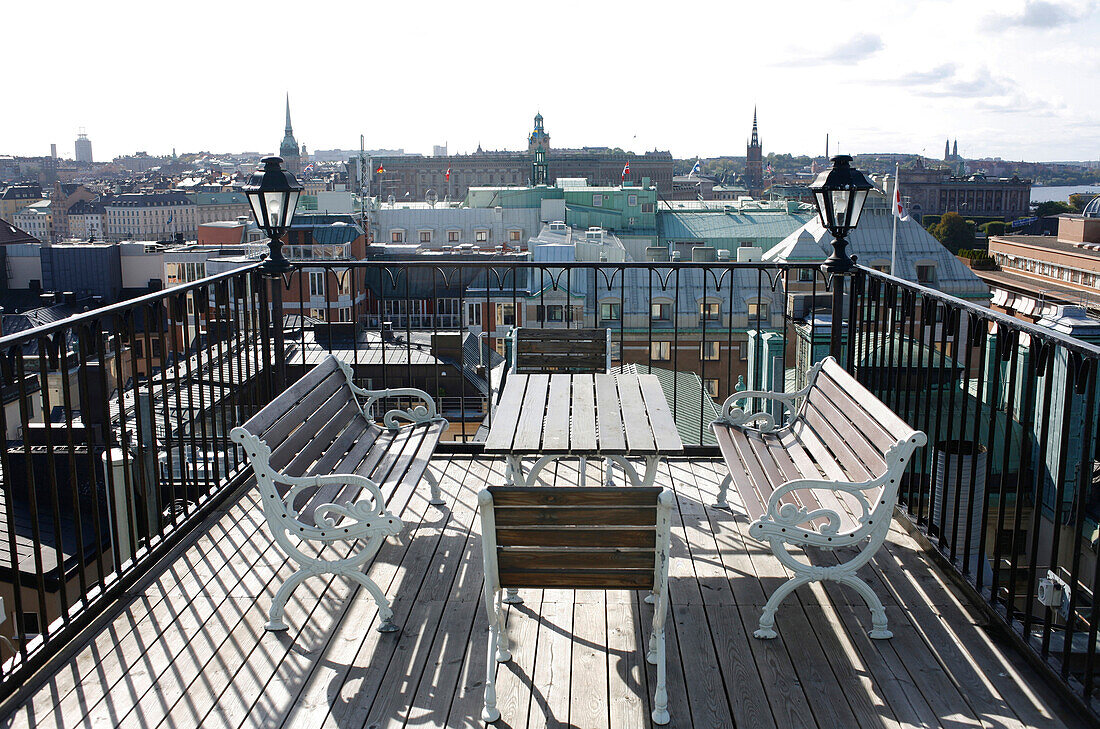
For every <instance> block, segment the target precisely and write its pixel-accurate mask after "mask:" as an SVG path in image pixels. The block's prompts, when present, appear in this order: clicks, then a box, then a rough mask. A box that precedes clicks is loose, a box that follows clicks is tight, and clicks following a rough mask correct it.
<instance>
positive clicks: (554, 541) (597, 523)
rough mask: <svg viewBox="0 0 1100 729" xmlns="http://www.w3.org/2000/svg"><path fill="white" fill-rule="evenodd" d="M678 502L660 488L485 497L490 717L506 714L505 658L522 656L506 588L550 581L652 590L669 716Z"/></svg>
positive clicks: (506, 490)
mask: <svg viewBox="0 0 1100 729" xmlns="http://www.w3.org/2000/svg"><path fill="white" fill-rule="evenodd" d="M673 499H674V497H673V494H672V491H670V490H668V489H661V488H657V487H652V486H651V487H641V488H639V487H628V488H608V487H604V486H601V487H595V488H584V487H579V488H550V487H546V488H542V487H533V488H531V487H518V486H491V487H489V488H488V489H485V490H484V491H482V492H481V493H480V494H479V495H478V502H479V503H480V506H481V546H482V552H483V554H484V559H485V605H486V608H487V609H488V611H489V648H488V658H487V660H486V676H485V707H484V709H483V710H482V712H481V718H482V719H483V720H484V721H486V722H494V721H496V720H497V719H499V718H500V711H499V710H498V709H497V706H496V664H497V663H498V662H499V663H503V662H505V661H508V660H511V658H512V654H511V651H510V650H509V647H508V636H507V635H506V633H505V630H504V607H503V594H504V592H503V591H504V590H505V589H516V588H521V587H550V588H565V589H597V590H601V589H608V590H615V589H621V590H650V591H652V593H653V594H654V596H655V598H656V600H655V603H656V610H655V612H654V614H653V631H652V633H651V634H650V638H649V648H648V651H647V653H646V660H648V661H649V662H650V663H652V664H654V665H656V666H657V689H656V692H655V693H654V697H653V721H654V722H655V723H657V724H667V723H668V721H669V714H668V688H667V683H666V675H665V673H666V672H665V616H666V613H667V611H668V561H669V540H670V523H671V513H672V505H673ZM494 658H495V659H496V660H493V659H494Z"/></svg>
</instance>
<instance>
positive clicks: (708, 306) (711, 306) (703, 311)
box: [699, 301, 719, 321]
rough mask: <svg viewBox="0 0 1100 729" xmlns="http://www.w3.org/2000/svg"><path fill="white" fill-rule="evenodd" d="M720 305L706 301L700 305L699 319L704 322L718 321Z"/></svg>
mask: <svg viewBox="0 0 1100 729" xmlns="http://www.w3.org/2000/svg"><path fill="white" fill-rule="evenodd" d="M718 315H719V304H718V303H717V302H713V301H704V302H702V303H701V304H699V318H701V319H703V320H704V321H718V318H719V317H718Z"/></svg>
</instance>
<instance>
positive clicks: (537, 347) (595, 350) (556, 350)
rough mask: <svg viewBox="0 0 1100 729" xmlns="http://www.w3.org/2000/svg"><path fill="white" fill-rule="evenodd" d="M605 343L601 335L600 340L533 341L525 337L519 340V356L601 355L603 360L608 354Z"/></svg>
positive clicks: (560, 339)
mask: <svg viewBox="0 0 1100 729" xmlns="http://www.w3.org/2000/svg"><path fill="white" fill-rule="evenodd" d="M605 343H606V338H605V336H604V335H601V336H600V338H599V339H581V338H578V337H559V338H557V339H539V340H532V339H529V338H527V335H523V336H521V337H520V338H519V354H569V355H577V356H579V357H585V356H588V355H592V354H599V355H600V357H601V358H602V357H603V356H605V354H606V353H607V347H606V346H605ZM589 358H590V359H593V358H591V357H589Z"/></svg>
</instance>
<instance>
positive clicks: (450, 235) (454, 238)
mask: <svg viewBox="0 0 1100 729" xmlns="http://www.w3.org/2000/svg"><path fill="white" fill-rule="evenodd" d="M447 242H448V243H458V231H457V230H448V231H447Z"/></svg>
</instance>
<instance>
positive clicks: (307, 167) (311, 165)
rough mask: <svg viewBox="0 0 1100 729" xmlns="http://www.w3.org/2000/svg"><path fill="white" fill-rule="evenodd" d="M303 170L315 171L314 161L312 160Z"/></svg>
mask: <svg viewBox="0 0 1100 729" xmlns="http://www.w3.org/2000/svg"><path fill="white" fill-rule="evenodd" d="M302 172H313V163H312V162H310V163H309V164H308V165H306V166H305V168H304V169H303V170H302Z"/></svg>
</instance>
